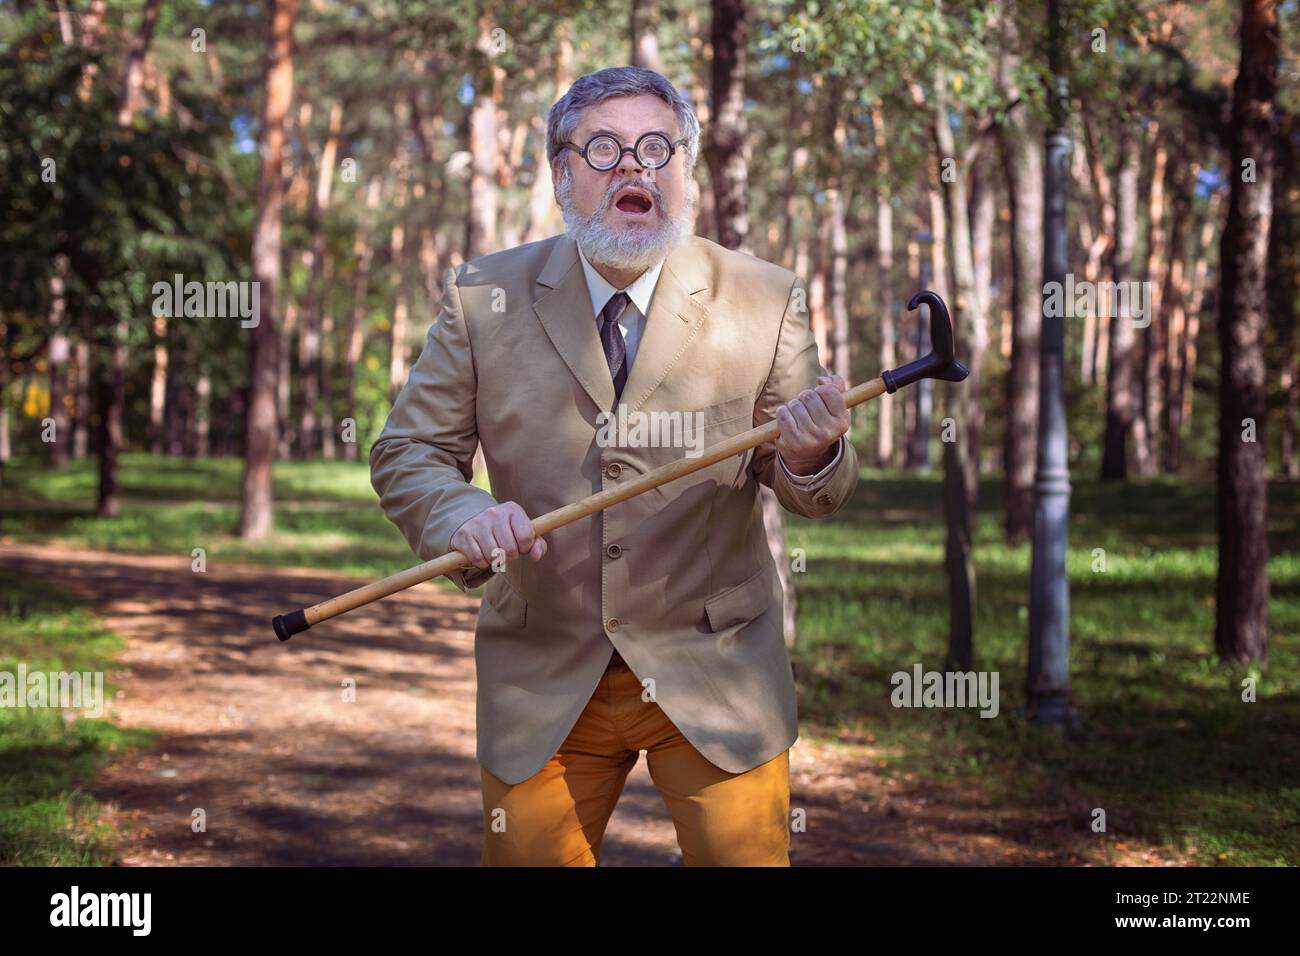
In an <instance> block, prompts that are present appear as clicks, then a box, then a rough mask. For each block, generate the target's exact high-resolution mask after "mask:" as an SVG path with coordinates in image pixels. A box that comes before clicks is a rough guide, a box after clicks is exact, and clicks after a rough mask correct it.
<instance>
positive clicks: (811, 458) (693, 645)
mask: <svg viewBox="0 0 1300 956" xmlns="http://www.w3.org/2000/svg"><path fill="white" fill-rule="evenodd" d="M699 134H700V130H699V123H698V121H697V120H696V118H695V115H694V113H693V111H692V109H691V106H690V104H689V103H688V102H687V101H686V100H685V99H683V98H682V96H681V95H680V94H679V93H678V91H677V90H676V89H675V88H674V87H673V85H672V84H671V83H669V82H668V81H667V80H666V79H665V78H664V77H663V76H661V75H660V74H658V73H656V72H654V71H653V70H646V69H640V68H635V67H619V68H611V69H605V70H601V71H599V72H596V73H592V74H589V75H587V76H584V77H582V78H581V79H579V80H578V81H577V82H575V83H574V84H573V86H572V87H571V88H570V89H569V91H568V92H567V93H566V94H565V95H564V96H563V97H562V98H561V99H560V100H559V101H558V102H557V103H556V104H555V105H554V106H553V107H552V108H551V110H550V113H549V115H548V120H547V134H546V135H547V142H546V145H547V156H548V158H549V160H550V164H551V174H552V177H553V184H554V187H555V196H556V200H557V202H558V203H559V204H560V207H561V209H562V210H563V214H564V221H565V225H566V227H567V231H566V234H564V235H560V236H553V237H551V238H549V239H543V240H541V241H539V242H533V243H528V244H526V245H522V246H518V247H516V248H513V249H507V250H505V251H502V252H497V253H494V254H492V255H488V256H484V257H482V258H480V259H476V260H474V261H472V262H467V263H465V264H464V265H462V266H461V267H460V268H459V269H457V270H450V271H449V272H448V273H447V276H446V279H445V284H444V287H443V299H442V308H441V312H440V314H439V315H438V317H437V319H436V321H435V322H434V323H433V325H432V327H431V328H430V329H429V334H428V339H427V341H426V343H425V346H424V349H423V351H422V352H421V354H420V358H419V360H418V361H417V362H416V364H415V365H414V367H413V368H412V369H411V374H410V378H409V379H408V381H407V382H406V385H405V387H404V388H403V389H402V391H401V393H400V394H399V396H398V398H397V401H396V403H395V404H394V406H393V409H392V413H391V414H390V416H389V418H388V422H387V424H386V425H385V427H384V430H383V432H382V434H381V435H380V436H379V439H378V440H377V441H376V442H375V444H374V447H373V449H372V450H371V454H370V466H371V475H372V481H373V483H374V487H375V490H376V491H377V492H378V493H379V498H380V504H381V505H382V507H383V509H384V511H385V513H386V514H387V515H388V517H389V518H390V519H391V520H392V521H393V522H394V523H395V524H396V525H397V526H398V527H399V528H400V529H401V530H402V532H403V534H404V535H405V536H406V538H407V540H408V541H409V542H410V544H411V547H412V548H413V549H414V550H415V551H416V552H417V553H418V554H419V555H420V557H421V558H423V559H426V560H427V559H429V558H432V557H435V556H436V555H438V554H441V553H443V552H445V551H449V550H451V549H453V548H454V549H456V550H459V551H460V552H461V553H463V554H464V555H465V556H466V557H467V558H468V559H469V561H470V562H471V563H472V565H473V567H469V566H467V567H466V568H464V569H462V570H461V571H460V572H458V573H457V574H455V575H452V576H451V577H452V579H453V580H454V582H455V583H456V585H457V586H458V587H459V588H460V589H462V590H465V589H467V588H474V587H477V586H479V585H480V584H483V583H484V582H487V590H486V592H485V594H484V598H483V603H482V606H481V608H480V611H479V618H478V627H477V630H476V634H475V660H476V664H477V671H478V713H477V718H478V760H479V763H480V764H481V784H482V792H483V820H484V830H485V834H484V845H483V856H482V861H483V863H484V865H534V866H546V865H555V866H595V865H597V863H598V860H599V854H600V844H601V838H602V836H603V834H604V831H605V826H606V824H607V823H608V821H609V817H610V814H611V813H612V812H613V809H614V805H615V803H616V802H617V800H618V797H619V794H620V793H621V792H622V788H623V783H624V781H625V780H626V778H627V774H628V772H629V771H630V770H631V768H632V767H633V766H634V765H635V764H636V761H637V759H638V756H639V753H640V751H642V750H644V751H646V755H647V756H646V760H647V763H648V765H649V770H650V775H651V777H652V778H653V780H654V782H655V785H656V787H657V788H658V790H659V792H660V794H661V795H662V796H663V799H664V802H665V804H666V805H667V808H668V810H669V812H670V813H671V815H672V819H673V823H674V825H675V827H676V831H677V839H678V843H679V845H680V847H681V851H682V860H683V862H684V863H685V864H686V865H743V866H749V865H758V866H788V865H789V803H790V797H789V748H790V746H791V744H793V743H794V741H795V740H796V739H797V737H798V722H797V718H796V709H795V686H794V680H793V675H792V672H791V667H790V659H789V655H788V654H787V652H786V647H785V641H784V635H783V633H782V615H781V592H780V585H779V583H778V579H777V575H776V569H775V566H774V564H773V560H772V557H771V554H770V552H769V551H768V548H767V542H766V538H765V535H764V530H763V520H762V511H761V507H760V502H759V498H758V486H759V483H760V482H761V483H762V484H765V485H768V486H769V487H771V488H772V489H773V490H774V491H775V493H776V496H777V499H778V500H779V501H780V503H781V504H782V505H783V506H784V507H785V508H786V509H788V510H790V511H793V512H796V513H798V514H802V515H806V516H809V517H814V518H820V517H825V516H826V515H829V514H832V513H833V512H835V511H836V510H838V509H839V508H840V507H841V506H842V505H843V504H844V502H845V501H846V500H847V499H848V497H849V495H850V494H851V493H852V491H853V489H854V487H855V486H856V484H857V474H858V466H857V457H856V455H855V453H854V450H853V447H852V445H850V444H849V443H848V441H847V440H846V439H845V437H844V436H845V434H846V432H847V431H848V427H849V415H848V410H847V409H846V408H845V405H844V400H843V395H842V392H843V391H844V390H845V387H846V385H845V383H844V382H843V381H842V380H840V379H839V378H838V377H835V376H828V375H826V374H825V371H824V369H822V368H821V367H820V366H819V364H818V361H817V349H816V346H815V344H814V340H813V336H812V334H811V331H810V329H809V325H808V318H807V314H806V309H805V306H804V301H805V293H804V287H803V285H802V283H801V282H800V281H799V280H798V278H797V277H796V276H795V275H794V274H793V273H791V272H789V271H788V270H786V269H783V268H781V267H779V266H776V265H773V264H771V263H768V262H764V261H762V260H760V259H756V258H754V257H753V256H749V255H746V254H744V253H740V252H734V251H730V250H727V249H724V248H722V247H721V246H718V245H717V244H715V243H713V242H710V241H708V240H707V239H703V238H700V237H697V236H693V235H691V222H692V213H693V198H692V191H691V186H692V175H693V171H694V166H695V161H696V157H697V153H698V149H699ZM620 406H622V407H621V408H620ZM614 413H620V414H627V415H638V414H640V415H650V416H654V415H660V416H669V417H671V416H676V420H682V419H683V417H685V419H686V420H688V421H691V422H694V423H697V424H698V427H699V429H702V438H703V441H704V444H705V445H712V444H714V443H716V442H718V441H721V440H723V439H725V438H728V437H730V436H732V435H735V434H737V433H739V432H742V431H745V430H747V429H749V428H751V427H753V426H754V425H758V424H762V423H764V422H767V421H770V420H771V419H772V418H774V417H775V418H776V419H777V420H778V422H779V425H780V437H779V438H778V439H777V440H776V441H775V442H772V443H769V444H767V445H763V446H761V447H759V448H758V449H754V450H751V451H749V452H747V453H745V454H744V455H737V456H734V457H732V458H730V459H728V460H725V461H722V462H719V463H717V464H714V465H711V466H709V467H707V468H704V469H701V470H700V471H697V472H695V473H694V474H691V475H689V476H686V477H683V478H679V479H677V480H676V481H673V482H670V483H668V484H666V485H663V486H661V487H660V488H658V489H656V490H654V491H651V492H647V493H644V494H642V495H639V496H637V497H634V498H632V499H630V500H628V501H626V502H623V503H622V504H619V505H616V506H613V507H611V508H608V509H606V510H605V511H603V512H601V513H599V514H597V515H594V516H592V517H589V518H585V519H583V520H581V521H577V522H575V523H573V524H570V525H567V526H565V527H563V528H559V529H557V530H555V531H553V532H551V533H550V534H549V535H548V536H547V540H543V539H542V538H541V537H539V536H537V535H536V534H534V532H533V528H532V524H531V522H530V520H529V517H528V516H529V515H539V514H542V513H545V512H547V511H551V510H553V509H555V508H557V507H560V506H561V505H564V504H566V503H568V502H571V501H574V500H577V499H579V498H582V497H585V496H587V495H589V494H592V493H593V492H595V491H599V490H601V489H604V488H610V487H613V486H616V485H617V484H618V483H619V482H620V481H627V480H629V479H630V478H632V477H633V476H636V475H640V474H644V473H645V472H647V471H650V470H651V469H653V468H655V467H657V466H659V465H662V464H664V463H665V462H668V461H672V460H674V459H676V458H680V457H682V456H683V454H684V452H683V449H682V448H681V447H672V445H671V443H670V444H669V445H665V444H664V443H662V442H656V443H650V442H645V441H634V440H631V439H629V438H628V435H627V434H625V433H624V432H622V431H620V432H619V433H618V434H619V436H620V437H621V439H627V440H620V441H619V442H617V443H611V442H610V441H607V440H602V438H601V436H602V435H609V434H610V430H609V429H607V428H602V423H603V422H606V421H608V419H609V417H610V415H611V414H614ZM637 434H638V433H637V432H636V431H635V430H633V431H632V433H631V436H632V438H635V437H636V435H637ZM480 444H481V446H482V449H483V455H484V458H485V460H486V463H487V470H488V477H489V480H490V482H491V488H492V493H491V494H489V493H488V492H486V491H484V490H482V489H480V488H477V487H475V486H474V485H472V484H471V483H470V480H471V478H472V461H473V458H474V452H475V449H476V447H478V446H479V445H480ZM521 558H527V559H529V560H518V559H521Z"/></svg>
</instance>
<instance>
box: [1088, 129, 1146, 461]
mask: <svg viewBox="0 0 1300 956" xmlns="http://www.w3.org/2000/svg"><path fill="white" fill-rule="evenodd" d="M1120 122H1121V125H1120V136H1119V155H1120V159H1119V174H1118V175H1117V176H1116V192H1115V221H1116V229H1117V231H1116V236H1115V254H1114V256H1113V258H1112V262H1111V275H1112V278H1113V280H1114V282H1115V286H1116V288H1117V289H1118V288H1121V283H1125V282H1128V281H1129V279H1130V277H1131V275H1132V272H1133V253H1134V247H1135V246H1136V245H1137V199H1138V174H1139V172H1140V171H1141V170H1140V167H1141V162H1142V154H1141V152H1140V150H1139V148H1138V141H1137V137H1136V136H1135V135H1134V131H1133V128H1132V124H1131V123H1130V122H1129V121H1128V119H1127V118H1124V119H1122V120H1121V121H1120ZM1098 305H1099V306H1100V305H1101V303H1100V302H1099V303H1098ZM1106 308H1107V311H1110V309H1109V305H1108V304H1107V307H1106ZM1135 340H1136V334H1135V330H1134V327H1133V316H1132V315H1128V314H1123V313H1117V314H1116V315H1113V316H1111V320H1110V371H1109V372H1108V374H1107V376H1106V435H1105V439H1104V444H1103V446H1102V455H1101V478H1102V480H1103V481H1127V480H1128V440H1129V436H1130V434H1132V435H1133V437H1134V440H1135V444H1145V423H1144V422H1143V420H1142V418H1141V416H1140V415H1139V414H1138V391H1137V389H1138V382H1137V378H1136V376H1137V367H1136V359H1137V356H1136V355H1135V351H1136V349H1135ZM1138 432H1141V433H1143V434H1142V435H1141V438H1140V439H1139V435H1138V434H1137V433H1138ZM1138 457H1139V458H1141V457H1142V456H1141V454H1139V456H1138Z"/></svg>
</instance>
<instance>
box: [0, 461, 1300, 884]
mask: <svg viewBox="0 0 1300 956" xmlns="http://www.w3.org/2000/svg"><path fill="white" fill-rule="evenodd" d="M240 469H241V463H240V462H238V461H234V460H207V461H201V462H195V461H185V460H176V459H167V458H157V457H151V456H148V455H127V456H125V458H124V460H123V489H124V490H123V505H124V507H123V514H122V515H121V517H119V518H115V519H99V518H96V517H94V516H93V496H94V466H93V463H92V462H79V463H76V464H74V465H72V466H71V467H69V469H68V470H67V471H65V472H62V473H60V474H58V475H53V476H51V475H49V474H48V473H46V472H44V471H42V470H41V469H40V468H39V467H38V466H37V465H36V464H35V463H31V462H26V463H24V462H18V463H15V465H14V467H12V468H11V470H10V476H11V478H12V481H11V483H10V486H9V488H8V489H7V490H6V491H4V492H0V534H7V535H12V536H14V537H16V538H20V539H29V540H48V539H56V540H60V541H63V542H66V543H68V544H71V545H74V546H78V547H95V548H105V549H114V550H117V549H120V550H139V551H154V552H168V553H181V554H184V555H186V556H188V555H189V553H190V549H191V548H193V547H204V548H206V549H207V555H208V561H209V563H210V564H211V562H214V561H218V562H219V561H220V560H223V559H225V560H231V561H245V562H258V563H265V564H285V565H305V566H310V567H318V568H328V569H336V570H340V571H346V572H351V573H356V574H360V575H365V576H382V575H386V574H389V573H392V572H393V571H395V570H398V569H400V568H403V567H406V566H408V565H410V564H411V563H413V556H412V555H411V553H410V550H409V548H408V547H407V545H406V542H405V540H404V539H403V538H402V536H401V535H400V533H398V531H397V530H396V528H394V527H393V526H392V525H391V524H390V523H389V522H388V520H387V519H386V518H385V517H384V516H383V513H382V512H381V511H380V509H379V507H378V505H377V503H376V501H375V496H374V492H373V491H372V490H371V488H370V484H369V476H368V471H367V468H366V466H365V464H364V463H345V462H307V463H300V462H279V463H277V464H276V466H275V484H276V489H275V491H276V501H277V513H276V532H275V534H274V535H273V536H272V537H271V538H270V539H269V540H268V541H266V542H264V543H261V544H257V545H248V544H245V543H243V542H241V541H240V540H239V539H238V537H237V536H236V535H235V533H234V532H235V529H236V523H237V521H238V494H239V479H240V474H241V471H240ZM941 501H942V497H941V482H940V480H939V478H938V476H937V475H933V476H915V475H898V474H886V473H880V472H873V471H864V472H863V475H862V480H861V482H860V484H859V487H858V492H857V494H856V495H855V496H854V498H853V500H852V501H851V502H849V504H848V505H846V506H845V508H844V509H843V510H841V511H840V512H839V513H838V514H836V515H835V516H834V517H833V518H832V519H830V520H828V521H820V522H815V521H808V520H805V519H801V518H797V517H791V518H790V519H789V524H788V538H789V540H788V545H789V547H791V548H796V547H799V548H803V549H805V551H806V555H807V570H806V572H804V573H802V574H799V575H796V581H797V585H798V589H799V626H800V639H799V645H798V647H797V648H796V650H795V653H794V657H795V661H796V667H797V673H798V676H799V682H800V714H801V718H802V721H803V724H804V730H805V733H807V734H809V735H811V736H817V737H821V738H824V739H826V740H830V741H837V742H840V743H842V744H843V745H844V746H858V745H860V744H861V743H862V742H863V741H870V742H871V747H872V753H873V756H878V757H879V760H880V762H882V763H883V766H882V767H880V768H879V769H878V771H877V772H879V773H882V774H886V775H894V776H899V777H902V776H903V775H906V774H917V775H920V776H921V778H922V779H924V780H931V781H934V782H935V784H936V785H954V786H959V787H964V788H969V789H970V790H971V792H972V793H977V794H978V795H979V797H980V799H981V801H982V802H983V803H984V804H985V805H987V806H990V807H993V808H998V807H1001V808H1006V809H1008V810H1026V811H1039V812H1042V813H1045V814H1047V815H1048V816H1049V817H1050V818H1051V819H1053V820H1057V821H1060V825H1061V826H1067V827H1069V828H1071V829H1074V830H1077V832H1078V833H1079V834H1080V839H1079V845H1080V846H1081V847H1083V848H1084V849H1085V856H1086V858H1088V859H1091V860H1093V861H1095V862H1105V861H1106V860H1107V858H1108V856H1107V854H1108V847H1109V846H1110V845H1112V844H1113V843H1114V842H1116V841H1122V840H1124V839H1125V838H1128V837H1136V838H1140V839H1142V840H1146V841H1151V842H1154V843H1157V844H1161V845H1164V846H1167V847H1169V848H1171V849H1172V850H1176V851H1177V852H1178V853H1180V854H1184V853H1186V854H1192V855H1191V859H1193V860H1195V861H1201V862H1204V863H1207V864H1211V863H1226V864H1230V865H1231V864H1237V865H1261V864H1263V865H1267V864H1288V865H1297V864H1300V747H1297V741H1300V483H1296V482H1290V483H1287V482H1274V483H1272V484H1271V485H1270V490H1269V513H1270V516H1271V519H1270V520H1271V525H1270V554H1271V555H1272V557H1271V560H1270V564H1269V577H1270V582H1271V592H1272V602H1271V608H1270V615H1271V620H1270V625H1271V634H1272V638H1271V652H1272V653H1271V660H1270V663H1269V665H1268V667H1267V668H1266V669H1262V670H1257V671H1248V670H1246V669H1243V668H1241V667H1236V666H1226V667H1225V666H1222V665H1220V664H1219V663H1218V662H1217V661H1216V659H1215V657H1214V654H1213V634H1214V600H1213V598H1214V579H1215V566H1216V561H1217V556H1216V553H1215V536H1214V489H1213V485H1212V484H1210V483H1208V482H1201V481H1189V480H1179V479H1155V480H1149V481H1136V482H1133V483H1130V484H1128V485H1125V486H1118V487H1116V486H1110V485H1103V484H1100V483H1097V482H1094V481H1091V480H1085V479H1084V477H1083V476H1080V475H1075V476H1074V491H1073V496H1072V499H1071V506H1072V507H1071V525H1070V540H1069V545H1070V552H1069V560H1068V569H1069V574H1070V602H1071V605H1070V610H1071V625H1070V626H1071V642H1072V645H1071V675H1072V678H1071V679H1072V701H1073V704H1074V706H1075V707H1076V708H1077V710H1078V712H1079V714H1080V717H1081V719H1082V731H1081V733H1079V734H1078V735H1076V736H1074V737H1072V738H1068V739H1062V738H1060V737H1059V736H1057V735H1056V734H1055V733H1054V732H1052V731H1049V730H1045V729H1043V728H1041V727H1038V726H1036V725H1033V724H1030V723H1029V722H1028V721H1026V720H1025V718H1024V716H1023V713H1022V708H1023V706H1024V697H1025V694H1024V682H1025V659H1026V649H1025V648H1026V632H1027V626H1028V569H1029V561H1030V551H1029V548H1028V547H1027V546H1021V547H1014V548H1013V547H1008V546H1007V545H1006V544H1005V543H1004V542H1003V539H1002V533H1001V520H1002V513H1003V512H1002V501H1001V492H1000V487H999V485H998V483H997V482H993V481H990V482H988V483H986V484H985V486H984V487H983V488H982V489H981V497H980V509H979V518H978V521H977V525H976V564H977V574H978V584H977V587H978V600H977V607H976V622H975V665H974V666H975V668H976V669H977V670H990V671H997V672H998V674H999V678H1000V688H999V689H1000V713H999V715H998V717H997V718H996V719H991V720H986V719H981V718H980V717H979V716H978V714H976V713H975V712H974V711H954V710H942V709H934V710H925V709H895V708H894V707H892V706H891V704H890V701H889V694H890V692H891V690H892V689H893V688H892V685H891V684H890V679H889V678H890V675H891V674H893V673H894V672H896V671H900V670H903V671H910V670H911V668H912V666H913V664H915V663H918V662H919V663H921V664H922V665H923V666H924V668H925V669H926V670H943V667H944V664H943V662H944V657H945V651H946V642H947V623H948V621H947V596H946V582H945V578H944V574H943V540H944V539H943V534H944V532H943V517H942V506H941ZM1098 548H1100V549H1104V551H1105V561H1106V570H1105V572H1104V573H1098V572H1094V570H1093V565H1094V561H1095V556H1094V549H1098ZM448 586H449V585H448ZM1252 674H1253V675H1255V676H1257V677H1258V701H1257V702H1256V703H1253V704H1247V703H1243V702H1242V700H1241V681H1242V680H1243V678H1245V677H1247V676H1251V675H1252ZM1095 807H1100V808H1103V809H1104V810H1105V811H1106V815H1107V833H1106V834H1105V835H1104V836H1102V835H1094V834H1092V833H1091V832H1090V831H1089V823H1090V821H1091V812H1092V809H1093V808H1095ZM1023 836H1024V838H1025V839H1032V838H1033V834H1028V833H1026V834H1024V835H1023Z"/></svg>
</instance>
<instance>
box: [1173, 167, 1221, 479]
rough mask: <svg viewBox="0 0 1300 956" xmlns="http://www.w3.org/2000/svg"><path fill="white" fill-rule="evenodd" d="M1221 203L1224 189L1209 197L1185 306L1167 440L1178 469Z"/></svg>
mask: <svg viewBox="0 0 1300 956" xmlns="http://www.w3.org/2000/svg"><path fill="white" fill-rule="evenodd" d="M1222 204H1223V191H1222V190H1218V191H1216V192H1214V193H1213V194H1212V195H1211V196H1210V201H1209V203H1208V204H1207V208H1206V212H1205V222H1204V224H1203V225H1202V226H1201V235H1200V240H1199V242H1198V245H1197V252H1196V265H1195V267H1194V268H1193V269H1192V292H1191V296H1190V297H1189V302H1188V306H1187V334H1186V335H1184V336H1183V354H1182V359H1181V361H1180V362H1179V374H1178V403H1177V408H1176V409H1175V406H1174V405H1173V404H1172V403H1171V404H1170V407H1169V412H1170V415H1171V416H1172V415H1174V414H1176V415H1177V421H1176V422H1173V421H1172V420H1171V424H1170V429H1169V441H1170V442H1171V443H1172V444H1173V446H1174V454H1173V457H1172V458H1171V462H1172V470H1174V471H1177V470H1178V468H1179V467H1180V466H1181V461H1182V433H1183V432H1184V431H1185V430H1186V429H1187V428H1188V427H1189V426H1190V424H1191V421H1192V395H1193V389H1192V384H1193V383H1194V382H1195V380H1196V359H1197V347H1196V340H1197V338H1198V336H1199V335H1200V332H1201V309H1202V307H1203V306H1204V303H1205V288H1206V286H1207V285H1208V283H1209V277H1210V253H1211V252H1212V251H1213V246H1214V233H1215V228H1216V227H1217V226H1218V223H1219V207H1220V206H1221V205H1222Z"/></svg>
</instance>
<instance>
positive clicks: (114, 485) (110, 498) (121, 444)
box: [96, 0, 158, 518]
mask: <svg viewBox="0 0 1300 956" xmlns="http://www.w3.org/2000/svg"><path fill="white" fill-rule="evenodd" d="M157 19H158V0H146V3H145V8H144V19H143V22H142V23H141V25H140V29H139V31H138V32H137V33H136V34H135V36H134V37H133V38H132V42H131V51H130V54H129V55H128V58H127V67H126V77H125V82H124V84H123V88H122V92H121V95H120V96H119V98H118V109H117V125H118V128H119V129H120V130H123V131H125V132H124V135H128V136H129V135H130V133H129V130H130V127H131V123H132V121H133V120H134V119H135V111H136V110H137V109H138V107H139V101H140V96H139V92H140V83H141V78H142V76H143V68H144V66H143V65H144V56H145V54H146V53H147V52H148V50H149V44H150V43H151V42H152V40H153V31H154V24H155V23H156V22H157ZM110 335H111V338H112V343H111V345H110V347H109V356H108V361H107V363H106V364H105V367H104V369H103V373H104V376H105V377H104V378H102V379H101V381H100V388H99V395H100V412H99V414H100V446H99V494H98V503H97V509H96V510H97V513H98V514H99V516H100V517H103V518H111V517H115V516H116V515H117V514H118V513H119V512H120V510H121V502H120V501H119V499H118V480H117V467H118V455H119V454H120V453H121V452H122V451H123V450H124V448H125V447H126V432H125V429H124V424H123V417H124V411H125V405H126V339H127V322H126V319H125V318H119V319H118V320H117V321H116V322H115V323H114V328H113V330H112V332H111V333H110Z"/></svg>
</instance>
